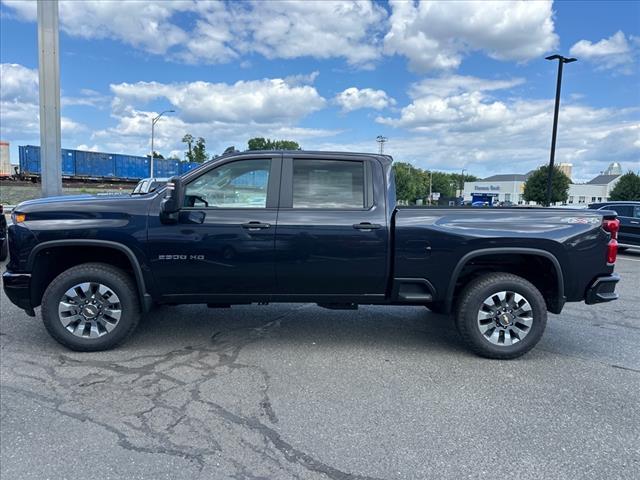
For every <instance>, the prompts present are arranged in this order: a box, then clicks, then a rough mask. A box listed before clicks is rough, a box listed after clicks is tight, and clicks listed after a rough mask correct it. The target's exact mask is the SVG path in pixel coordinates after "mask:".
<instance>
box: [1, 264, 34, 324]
mask: <svg viewBox="0 0 640 480" xmlns="http://www.w3.org/2000/svg"><path fill="white" fill-rule="evenodd" d="M2 286H3V287H4V293H6V294H7V297H9V300H11V303H13V304H14V305H17V306H18V307H20V308H22V309H23V310H24V311H25V312H27V315H29V316H31V317H35V315H36V314H35V312H34V311H33V306H32V305H31V288H30V286H31V274H30V273H13V272H10V271H8V270H7V271H6V272H4V273H3V274H2Z"/></svg>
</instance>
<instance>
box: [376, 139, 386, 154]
mask: <svg viewBox="0 0 640 480" xmlns="http://www.w3.org/2000/svg"><path fill="white" fill-rule="evenodd" d="M387 141H389V139H388V138H387V137H383V136H382V135H378V136H377V137H376V142H378V147H379V148H378V152H379V153H380V155H382V154H383V153H384V144H385V143H387Z"/></svg>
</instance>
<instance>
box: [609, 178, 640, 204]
mask: <svg viewBox="0 0 640 480" xmlns="http://www.w3.org/2000/svg"><path fill="white" fill-rule="evenodd" d="M609 200H634V201H638V200H640V175H637V174H635V173H633V172H628V173H625V174H624V175H622V176H621V177H620V179H619V180H618V183H616V186H615V187H613V190H611V192H610V193H609Z"/></svg>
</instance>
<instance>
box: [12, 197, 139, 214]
mask: <svg viewBox="0 0 640 480" xmlns="http://www.w3.org/2000/svg"><path fill="white" fill-rule="evenodd" d="M149 200H150V198H149V197H148V196H132V195H130V194H129V193H125V194H120V193H117V194H97V195H90V194H83V195H64V196H60V197H47V198H36V199H34V200H26V201H24V202H22V203H20V204H18V205H16V207H15V208H14V212H21V213H27V214H29V213H48V214H57V213H71V212H73V213H74V214H76V215H78V214H80V216H83V215H89V216H91V215H92V214H96V213H99V212H112V213H116V212H117V213H124V212H127V211H128V210H129V209H130V208H134V209H137V207H140V206H142V204H147V203H148V202H149ZM76 215H74V217H75V216H76Z"/></svg>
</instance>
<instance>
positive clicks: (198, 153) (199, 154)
mask: <svg viewBox="0 0 640 480" xmlns="http://www.w3.org/2000/svg"><path fill="white" fill-rule="evenodd" d="M207 160H209V157H208V156H207V149H206V146H205V140H204V138H202V137H198V140H196V144H195V145H194V146H193V161H194V162H197V163H203V162H206V161H207Z"/></svg>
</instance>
